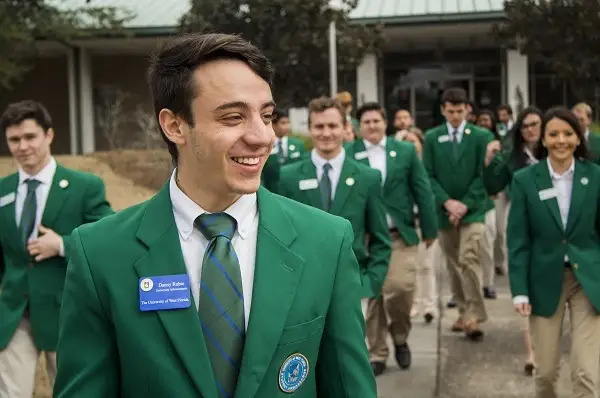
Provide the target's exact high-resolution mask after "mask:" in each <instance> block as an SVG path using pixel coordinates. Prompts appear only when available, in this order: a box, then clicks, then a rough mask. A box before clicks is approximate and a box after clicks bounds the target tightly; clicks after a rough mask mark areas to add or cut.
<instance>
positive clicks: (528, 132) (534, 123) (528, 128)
mask: <svg viewBox="0 0 600 398" xmlns="http://www.w3.org/2000/svg"><path fill="white" fill-rule="evenodd" d="M541 130H542V118H541V117H540V116H539V115H537V114H535V113H530V114H529V115H527V116H525V118H524V119H523V124H522V125H521V135H522V136H523V140H524V141H525V142H526V143H528V144H535V143H536V142H538V141H539V139H540V136H541V135H542V133H541Z"/></svg>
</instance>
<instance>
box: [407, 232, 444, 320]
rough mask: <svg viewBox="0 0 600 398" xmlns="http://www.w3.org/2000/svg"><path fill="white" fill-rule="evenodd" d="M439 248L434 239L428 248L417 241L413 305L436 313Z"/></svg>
mask: <svg viewBox="0 0 600 398" xmlns="http://www.w3.org/2000/svg"><path fill="white" fill-rule="evenodd" d="M440 256H441V250H440V246H439V243H438V241H437V240H436V241H435V242H434V243H433V244H432V245H431V246H430V247H429V248H427V247H426V245H425V243H424V242H421V243H419V257H418V266H417V286H416V290H415V299H414V302H413V306H414V308H415V309H417V310H418V311H423V313H430V314H432V315H434V314H436V313H437V304H436V303H437V290H436V289H437V275H436V272H437V270H438V269H439V266H440V264H439V263H440Z"/></svg>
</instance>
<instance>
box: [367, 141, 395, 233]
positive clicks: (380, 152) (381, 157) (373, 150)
mask: <svg viewBox="0 0 600 398" xmlns="http://www.w3.org/2000/svg"><path fill="white" fill-rule="evenodd" d="M363 141H364V143H365V148H366V149H367V155H368V157H369V164H370V165H371V167H372V168H374V169H377V170H379V171H380V172H381V184H382V185H383V183H385V179H386V177H387V153H386V152H385V151H386V148H385V145H386V143H387V138H386V137H385V136H384V137H383V138H382V139H381V141H379V142H378V143H377V144H371V143H370V142H369V141H367V140H363ZM385 219H386V221H387V226H388V228H389V229H392V228H394V227H395V224H394V220H392V217H390V215H389V214H388V213H387V212H386V213H385Z"/></svg>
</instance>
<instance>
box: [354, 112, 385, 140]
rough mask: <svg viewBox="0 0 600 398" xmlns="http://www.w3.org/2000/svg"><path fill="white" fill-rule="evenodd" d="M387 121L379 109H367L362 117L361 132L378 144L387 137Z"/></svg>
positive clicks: (367, 138)
mask: <svg viewBox="0 0 600 398" xmlns="http://www.w3.org/2000/svg"><path fill="white" fill-rule="evenodd" d="M386 128H387V122H386V121H385V119H384V118H383V115H382V114H381V112H380V111H378V110H372V111H366V112H365V113H363V114H362V116H361V117H360V133H361V134H362V136H363V137H364V138H365V139H366V140H367V141H369V142H370V143H371V144H373V145H376V144H379V142H381V140H382V139H383V137H385V129H386Z"/></svg>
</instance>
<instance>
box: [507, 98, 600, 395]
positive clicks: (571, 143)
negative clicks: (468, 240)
mask: <svg viewBox="0 0 600 398" xmlns="http://www.w3.org/2000/svg"><path fill="white" fill-rule="evenodd" d="M541 144H542V146H540V147H538V149H537V156H538V158H540V159H541V160H540V162H539V163H537V164H535V165H533V166H531V167H528V168H525V169H523V170H520V171H519V172H517V173H515V175H514V178H513V182H512V189H511V211H510V215H509V219H508V249H509V270H510V287H511V292H512V295H513V302H514V305H515V309H516V310H517V312H519V314H521V315H522V316H524V317H529V319H530V327H531V336H532V340H533V347H534V352H535V357H536V362H537V372H536V377H535V381H536V383H535V386H536V397H538V398H541V397H544V398H545V397H555V396H556V386H555V384H556V380H557V379H558V365H559V362H560V355H561V347H560V342H561V335H562V324H563V318H564V315H565V307H568V308H569V318H570V325H571V339H572V343H571V353H570V360H571V369H572V371H571V379H572V380H571V381H572V389H573V391H572V396H574V397H575V396H576V397H596V396H597V392H598V384H599V383H598V372H599V370H600V369H599V367H600V362H599V361H598V358H599V357H600V339H598V336H600V315H599V312H600V167H598V166H597V165H595V164H593V163H592V162H590V161H588V160H587V158H588V156H587V149H586V140H585V135H584V131H583V128H582V126H581V124H580V123H579V121H578V120H577V118H576V117H575V115H574V114H573V113H572V112H570V111H569V110H568V109H566V108H563V107H558V108H552V109H550V110H549V111H548V112H546V114H545V115H544V119H543V124H542V139H541Z"/></svg>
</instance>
